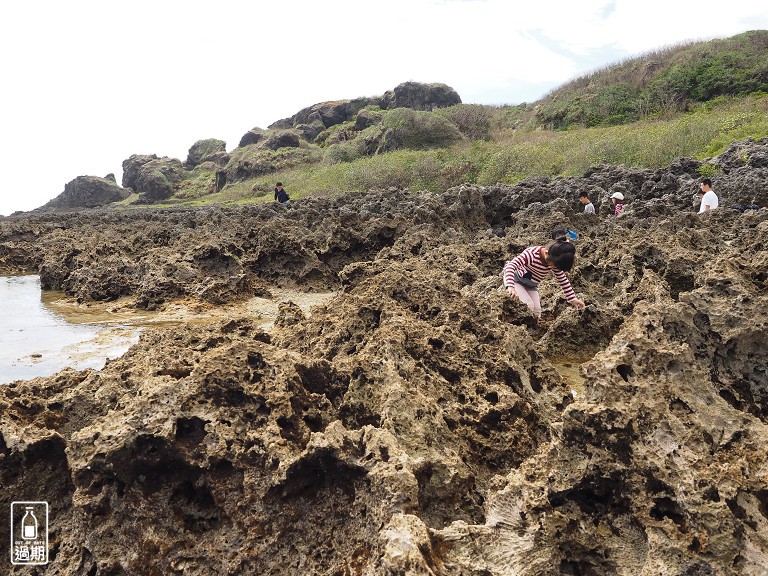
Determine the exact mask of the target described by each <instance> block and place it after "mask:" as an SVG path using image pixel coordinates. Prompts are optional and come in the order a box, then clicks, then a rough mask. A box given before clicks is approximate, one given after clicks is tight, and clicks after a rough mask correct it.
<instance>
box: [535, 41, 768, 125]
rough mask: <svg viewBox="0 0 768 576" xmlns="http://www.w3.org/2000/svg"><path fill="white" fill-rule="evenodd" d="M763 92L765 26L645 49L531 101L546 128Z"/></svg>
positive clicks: (767, 69)
mask: <svg viewBox="0 0 768 576" xmlns="http://www.w3.org/2000/svg"><path fill="white" fill-rule="evenodd" d="M758 91H763V92H768V31H766V30H756V31H752V32H745V33H744V34H739V35H738V36H733V37H732V38H727V39H723V40H712V41H709V42H695V43H690V44H686V45H680V46H674V47H669V48H666V49H663V50H658V51H655V52H650V53H648V54H645V55H643V56H640V57H637V58H632V59H629V60H626V61H625V62H621V63H618V64H614V65H611V66H608V67H606V68H604V69H602V70H597V71H595V72H593V73H591V74H588V75H585V76H582V77H580V78H577V79H575V80H573V81H572V82H569V83H567V84H565V85H563V86H561V87H560V88H558V89H557V90H554V91H553V92H551V93H550V94H548V95H547V96H545V97H544V98H543V99H542V100H541V101H540V102H538V103H537V107H536V111H535V113H534V114H533V118H532V120H533V123H534V124H535V125H537V126H543V127H546V128H549V129H554V130H558V129H566V128H569V127H570V126H574V125H575V126H606V125H616V124H625V123H628V122H634V121H637V120H640V119H641V118H647V117H649V116H658V115H663V114H669V113H676V112H681V111H685V110H688V109H689V108H690V106H691V105H695V104H696V103H702V102H707V101H709V100H712V99H714V98H717V97H719V96H745V95H747V94H751V93H754V92H758Z"/></svg>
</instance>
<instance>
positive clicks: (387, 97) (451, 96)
mask: <svg viewBox="0 0 768 576" xmlns="http://www.w3.org/2000/svg"><path fill="white" fill-rule="evenodd" d="M384 101H385V106H382V108H388V109H391V108H412V109H413V110H422V111H424V110H426V111H430V110H435V109H436V108H445V107H447V106H453V105H454V104H461V97H460V96H459V94H458V92H456V90H454V89H453V88H451V87H450V86H448V85H447V84H440V83H434V84H423V83H421V82H403V83H402V84H399V85H398V86H396V87H395V89H394V90H392V91H391V92H386V93H385V94H384Z"/></svg>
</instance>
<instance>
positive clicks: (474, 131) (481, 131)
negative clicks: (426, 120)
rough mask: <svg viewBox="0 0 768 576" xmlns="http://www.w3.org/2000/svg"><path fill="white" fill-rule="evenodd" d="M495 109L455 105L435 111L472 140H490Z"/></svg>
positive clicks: (476, 105)
mask: <svg viewBox="0 0 768 576" xmlns="http://www.w3.org/2000/svg"><path fill="white" fill-rule="evenodd" d="M494 112H495V110H494V108H493V107H491V106H482V105H480V104H455V105H453V106H448V107H446V108H439V109H437V110H435V114H437V115H438V116H442V117H444V118H446V119H448V121H450V122H451V123H452V124H454V125H455V126H456V127H457V128H458V129H459V132H461V133H462V135H464V136H465V137H466V138H469V139H471V140H488V139H489V138H490V136H491V118H492V117H493V116H494Z"/></svg>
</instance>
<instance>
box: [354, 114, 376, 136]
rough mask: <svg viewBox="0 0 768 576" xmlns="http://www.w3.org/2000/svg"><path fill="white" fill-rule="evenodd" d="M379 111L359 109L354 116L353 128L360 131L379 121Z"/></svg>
mask: <svg viewBox="0 0 768 576" xmlns="http://www.w3.org/2000/svg"><path fill="white" fill-rule="evenodd" d="M381 118H382V114H381V112H372V111H371V110H360V112H358V113H357V117H356V118H355V130H358V131H361V130H365V129H366V128H369V127H370V126H374V125H376V124H378V123H380V122H381Z"/></svg>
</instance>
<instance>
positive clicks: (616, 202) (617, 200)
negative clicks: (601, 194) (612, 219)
mask: <svg viewBox="0 0 768 576" xmlns="http://www.w3.org/2000/svg"><path fill="white" fill-rule="evenodd" d="M611 203H612V204H613V206H614V208H613V215H614V216H617V217H618V216H621V214H622V213H623V212H624V194H622V193H621V192H614V193H613V194H611Z"/></svg>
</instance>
